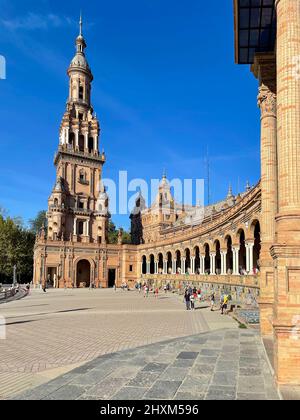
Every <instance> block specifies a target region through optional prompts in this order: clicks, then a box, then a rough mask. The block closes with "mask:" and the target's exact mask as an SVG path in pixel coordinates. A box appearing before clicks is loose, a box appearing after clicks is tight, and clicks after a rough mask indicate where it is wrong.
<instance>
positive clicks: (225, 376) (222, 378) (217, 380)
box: [212, 372, 237, 387]
mask: <svg viewBox="0 0 300 420" xmlns="http://www.w3.org/2000/svg"><path fill="white" fill-rule="evenodd" d="M236 383H237V373H234V372H216V373H215V374H214V376H213V380H212V385H213V386H219V385H221V386H231V387H232V386H234V387H236Z"/></svg>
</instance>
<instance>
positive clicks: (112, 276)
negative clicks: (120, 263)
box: [108, 268, 116, 289]
mask: <svg viewBox="0 0 300 420" xmlns="http://www.w3.org/2000/svg"><path fill="white" fill-rule="evenodd" d="M115 283H116V269H115V268H110V269H109V270H108V288H109V289H112V288H113V287H114V285H115Z"/></svg>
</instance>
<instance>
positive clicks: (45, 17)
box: [0, 0, 260, 227]
mask: <svg viewBox="0 0 300 420" xmlns="http://www.w3.org/2000/svg"><path fill="white" fill-rule="evenodd" d="M232 3H233V2H232V1H231V0H229V1H227V0H226V1H224V0H218V1H217V2H207V1H200V0H187V1H185V2H182V1H179V0H172V1H171V0H151V1H150V0H128V1H126V2H125V1H124V0H110V1H109V2H107V1H102V0H100V1H99V0H97V1H96V0H91V1H89V2H83V1H79V0H73V1H72V7H70V2H69V1H49V0H28V1H26V2H24V1H23V0H22V1H21V0H0V10H1V17H0V55H3V56H5V58H6V60H7V79H6V80H0V93H1V102H0V123H1V135H0V142H1V154H0V165H1V177H0V205H1V206H2V207H4V208H6V209H7V210H8V212H9V214H10V215H12V216H22V217H23V219H24V220H25V221H27V220H28V219H30V218H32V217H34V216H35V215H36V213H37V212H38V211H39V210H41V209H46V208H47V199H48V196H49V194H50V191H51V189H52V187H53V184H54V181H55V168H54V166H53V157H54V152H55V150H56V149H57V146H58V129H59V125H60V122H61V118H62V115H63V112H64V110H65V102H66V99H67V94H68V79H67V75H66V69H67V67H68V65H69V63H70V61H71V59H72V57H73V55H74V40H75V37H76V36H77V34H78V20H79V13H80V9H82V12H83V17H84V35H85V38H86V41H87V44H88V48H87V51H86V52H87V57H88V61H89V64H90V66H91V68H92V71H93V74H94V79H95V80H94V82H93V93H92V94H93V105H94V108H95V111H96V112H97V115H98V117H99V119H100V121H101V127H102V134H101V148H104V149H105V151H106V154H107V164H106V165H105V167H104V176H105V177H108V178H113V179H115V180H116V181H117V179H118V172H119V171H120V170H127V171H128V176H129V179H132V178H143V179H146V180H150V179H151V178H159V177H161V175H162V173H163V170H164V168H166V171H167V174H168V177H169V178H170V179H173V178H175V177H176V178H177V177H178V178H182V179H184V178H204V177H205V176H206V169H205V156H206V150H207V148H208V150H209V155H210V161H211V200H212V201H218V200H221V199H223V198H224V196H225V195H226V194H227V191H228V185H229V183H232V185H233V190H234V192H235V193H236V192H237V190H238V188H239V189H240V190H243V189H244V186H245V184H246V181H247V179H249V181H250V182H251V183H252V184H255V183H256V182H257V181H258V179H259V177H260V163H259V154H260V151H259V112H258V109H257V105H256V95H257V81H256V80H255V79H254V77H253V76H252V75H251V73H250V70H249V66H237V65H235V64H234V39H233V37H234V34H233V10H232ZM216 7H218V10H216ZM114 220H115V222H116V224H117V225H118V226H121V225H123V226H124V227H128V224H129V222H128V217H127V216H116V217H115V218H114Z"/></svg>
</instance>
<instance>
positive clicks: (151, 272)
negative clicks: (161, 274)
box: [150, 254, 155, 274]
mask: <svg viewBox="0 0 300 420" xmlns="http://www.w3.org/2000/svg"><path fill="white" fill-rule="evenodd" d="M154 261H155V258H154V255H153V254H152V255H150V274H154V273H155V264H154Z"/></svg>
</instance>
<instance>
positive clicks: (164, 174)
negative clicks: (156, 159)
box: [163, 168, 167, 179]
mask: <svg viewBox="0 0 300 420" xmlns="http://www.w3.org/2000/svg"><path fill="white" fill-rule="evenodd" d="M163 179H167V171H166V168H164V173H163Z"/></svg>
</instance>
